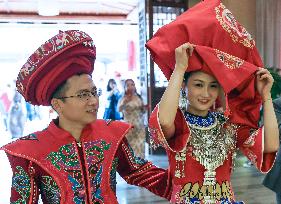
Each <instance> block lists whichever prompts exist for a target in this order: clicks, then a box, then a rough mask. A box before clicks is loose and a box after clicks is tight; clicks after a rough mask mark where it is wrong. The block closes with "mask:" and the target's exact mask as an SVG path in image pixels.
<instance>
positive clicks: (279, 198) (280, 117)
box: [263, 97, 281, 204]
mask: <svg viewBox="0 0 281 204" xmlns="http://www.w3.org/2000/svg"><path fill="white" fill-rule="evenodd" d="M273 106H274V111H275V114H276V118H277V122H278V127H279V139H281V97H279V98H277V99H275V100H273ZM280 148H281V147H279V151H278V153H277V157H276V160H275V163H274V165H273V167H272V169H271V170H270V172H268V174H267V175H266V176H265V178H264V180H263V185H264V186H266V187H267V188H269V189H271V190H272V191H274V192H275V193H276V202H277V204H281V150H280Z"/></svg>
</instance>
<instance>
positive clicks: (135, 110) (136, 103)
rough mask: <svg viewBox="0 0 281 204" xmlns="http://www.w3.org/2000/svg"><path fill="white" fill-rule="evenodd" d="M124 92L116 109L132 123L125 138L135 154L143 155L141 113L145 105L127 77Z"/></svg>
mask: <svg viewBox="0 0 281 204" xmlns="http://www.w3.org/2000/svg"><path fill="white" fill-rule="evenodd" d="M124 90H125V94H124V96H123V97H122V98H121V99H120V101H119V104H118V110H119V111H120V112H122V113H123V116H124V120H125V121H126V122H128V123H131V124H133V125H134V128H133V129H132V130H131V132H129V133H128V134H127V139H128V141H129V143H130V145H131V146H132V148H133V150H134V152H135V154H136V155H137V156H140V157H144V143H145V128H144V118H143V114H144V112H145V108H146V106H145V105H144V104H143V100H142V98H141V96H140V95H139V94H138V93H137V91H136V86H135V82H134V81H133V80H132V79H127V80H126V81H125V86H124Z"/></svg>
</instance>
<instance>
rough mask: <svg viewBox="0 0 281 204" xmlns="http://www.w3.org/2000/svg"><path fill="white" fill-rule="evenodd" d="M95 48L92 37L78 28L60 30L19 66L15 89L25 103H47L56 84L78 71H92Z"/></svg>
mask: <svg viewBox="0 0 281 204" xmlns="http://www.w3.org/2000/svg"><path fill="white" fill-rule="evenodd" d="M95 59H96V48H95V45H94V43H93V40H92V38H91V37H90V36H89V35H88V34H86V33H84V32H82V31H77V30H68V31H64V32H62V31H60V33H59V34H57V35H56V36H54V37H52V38H51V39H49V40H48V41H47V42H45V43H44V44H43V45H41V46H40V47H39V48H38V49H37V50H36V51H35V52H34V53H33V54H32V55H31V56H30V57H29V59H28V60H27V62H26V63H25V64H24V65H23V67H22V68H21V70H20V72H19V74H18V78H17V82H16V85H17V89H18V91H19V92H20V93H21V94H22V95H23V97H24V98H25V100H26V101H27V102H30V103H31V104H34V105H50V99H51V96H52V94H53V93H54V91H55V90H56V89H57V87H58V86H59V85H61V84H62V83H63V82H65V81H66V80H67V79H68V78H69V77H71V76H73V75H75V74H78V73H85V74H92V72H93V70H94V63H95Z"/></svg>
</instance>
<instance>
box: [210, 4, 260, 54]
mask: <svg viewBox="0 0 281 204" xmlns="http://www.w3.org/2000/svg"><path fill="white" fill-rule="evenodd" d="M215 12H216V18H217V20H218V21H219V23H220V25H221V26H222V28H223V29H224V30H225V31H226V32H228V33H229V35H230V37H231V39H232V40H233V42H235V43H236V42H239V43H241V44H242V45H244V46H245V47H248V48H253V47H254V46H255V41H254V40H253V38H252V36H251V35H250V34H249V33H248V31H247V30H246V29H245V28H244V27H243V26H242V25H240V24H239V23H238V22H237V21H236V19H235V18H234V16H233V14H232V13H231V12H230V11H229V10H228V9H226V8H225V6H224V5H223V4H222V3H221V4H220V5H219V6H217V7H216V8H215Z"/></svg>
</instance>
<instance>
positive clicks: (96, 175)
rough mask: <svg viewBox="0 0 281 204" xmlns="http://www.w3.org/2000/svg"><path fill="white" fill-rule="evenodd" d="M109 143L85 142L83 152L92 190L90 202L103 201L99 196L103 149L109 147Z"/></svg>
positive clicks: (105, 149) (101, 141)
mask: <svg viewBox="0 0 281 204" xmlns="http://www.w3.org/2000/svg"><path fill="white" fill-rule="evenodd" d="M110 146H111V144H110V143H106V142H105V141H103V140H98V141H92V142H85V143H84V148H85V154H86V158H87V165H88V172H89V181H90V183H91V190H92V198H91V199H92V202H94V203H100V204H101V203H103V197H102V196H101V177H102V172H103V166H102V163H103V161H104V154H105V151H107V150H109V149H110Z"/></svg>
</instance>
